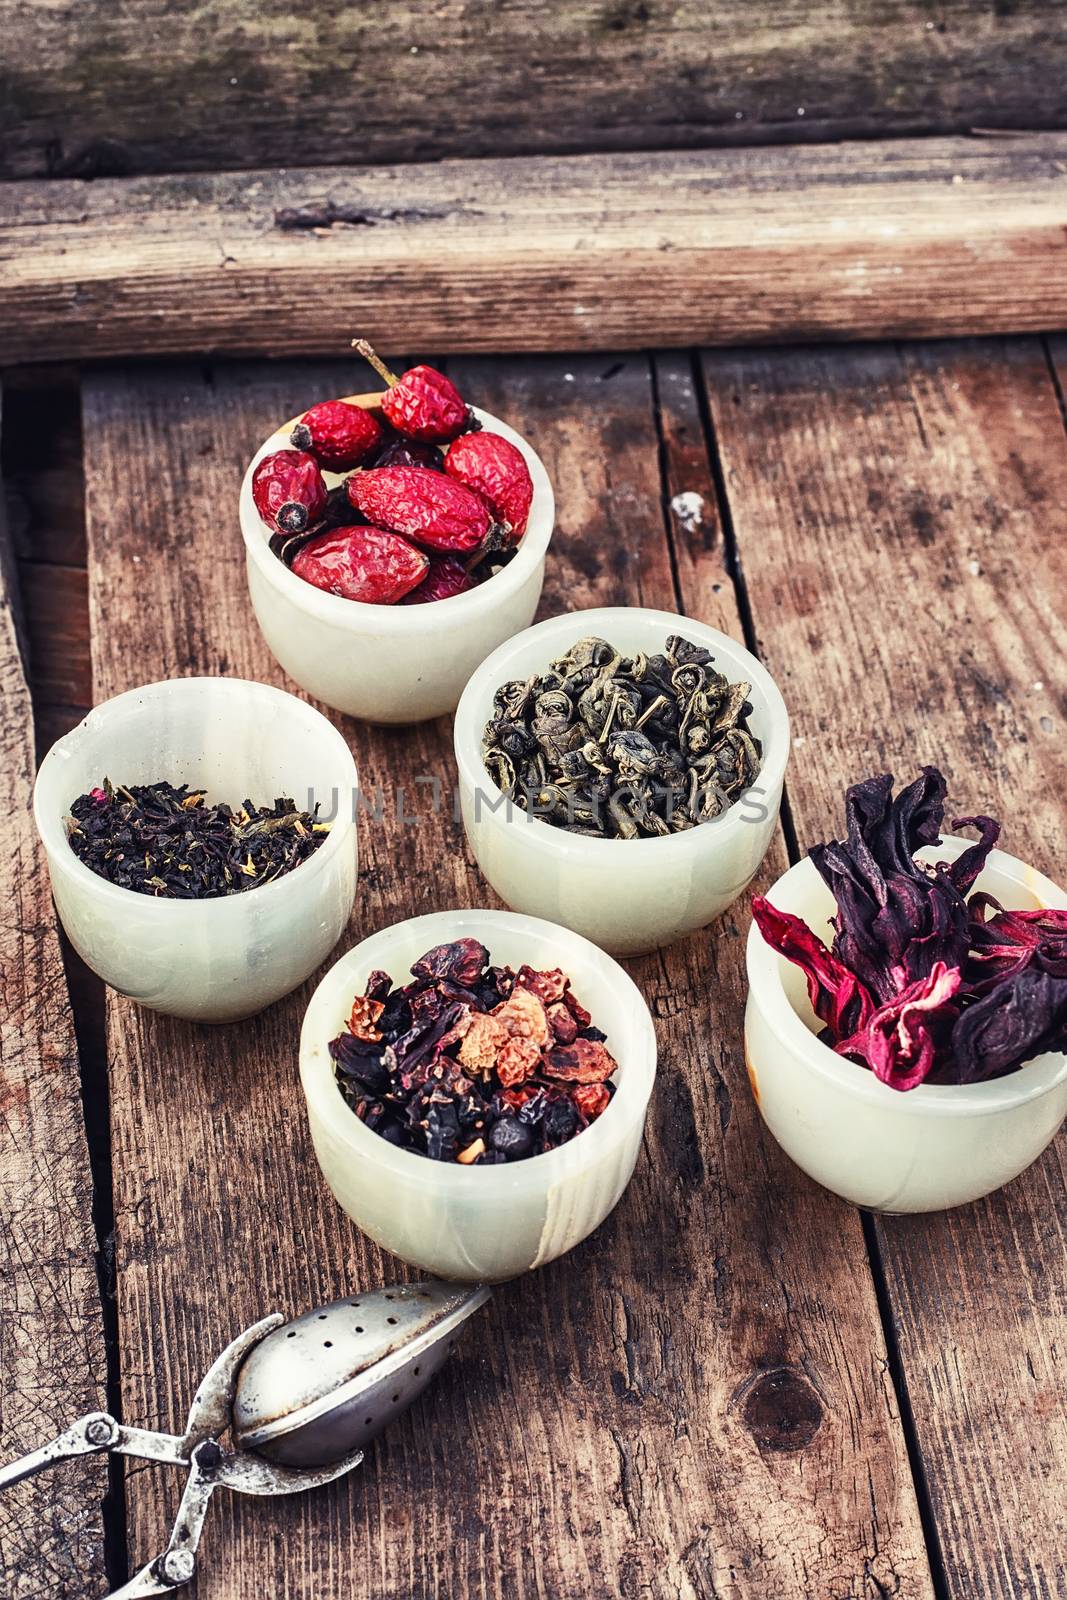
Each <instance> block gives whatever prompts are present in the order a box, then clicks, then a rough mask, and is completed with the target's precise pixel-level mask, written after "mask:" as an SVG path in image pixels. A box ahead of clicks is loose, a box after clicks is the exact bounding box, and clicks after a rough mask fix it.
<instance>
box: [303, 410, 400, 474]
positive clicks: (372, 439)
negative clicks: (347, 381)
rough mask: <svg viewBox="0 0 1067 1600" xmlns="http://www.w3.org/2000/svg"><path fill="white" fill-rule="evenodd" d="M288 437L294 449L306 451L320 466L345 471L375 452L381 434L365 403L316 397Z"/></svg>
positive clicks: (379, 443) (378, 447) (383, 435)
mask: <svg viewBox="0 0 1067 1600" xmlns="http://www.w3.org/2000/svg"><path fill="white" fill-rule="evenodd" d="M289 437H290V440H291V442H292V444H293V447H294V449H297V450H306V451H309V452H310V453H311V454H312V455H313V456H314V457H315V460H316V461H317V462H318V463H319V465H320V466H323V467H327V468H329V470H330V471H331V472H347V471H348V470H349V469H350V468H352V467H358V466H359V465H360V464H361V463H362V462H364V461H366V460H367V459H368V457H370V456H373V455H375V454H376V452H377V451H378V450H380V448H381V445H382V440H383V439H384V437H385V434H384V431H383V429H382V425H381V423H380V422H379V421H378V419H377V418H376V417H375V416H374V415H373V413H372V412H370V411H368V410H367V408H366V407H365V406H354V405H352V403H351V402H350V401H348V400H320V401H319V403H318V405H314V406H312V407H311V409H310V411H305V412H304V415H303V416H302V417H301V418H300V421H299V422H298V423H297V424H296V426H295V428H294V429H293V431H292V433H291V434H290V436H289Z"/></svg>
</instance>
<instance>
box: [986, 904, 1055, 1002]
mask: <svg viewBox="0 0 1067 1600" xmlns="http://www.w3.org/2000/svg"><path fill="white" fill-rule="evenodd" d="M968 904H969V909H970V913H971V954H970V962H971V965H970V969H969V970H970V973H971V975H972V977H973V978H974V979H975V986H976V987H980V988H987V987H988V986H989V985H990V984H991V983H996V982H997V981H998V980H1000V979H1002V978H1006V977H1011V976H1012V975H1013V974H1014V973H1016V972H1021V971H1022V970H1023V969H1024V968H1025V967H1028V966H1035V967H1037V968H1038V969H1039V970H1040V971H1042V972H1051V973H1052V974H1053V975H1054V976H1056V977H1060V978H1067V911H1055V910H1052V909H1051V908H1047V907H1042V908H1041V909H1040V910H1038V911H1006V910H1005V909H1004V907H1003V906H1002V905H1001V904H1000V903H999V901H997V900H994V898H993V896H992V895H991V894H976V895H972V896H971V899H970V901H969V902H968ZM990 910H992V911H993V913H994V914H993V915H992V916H987V912H989V911H990Z"/></svg>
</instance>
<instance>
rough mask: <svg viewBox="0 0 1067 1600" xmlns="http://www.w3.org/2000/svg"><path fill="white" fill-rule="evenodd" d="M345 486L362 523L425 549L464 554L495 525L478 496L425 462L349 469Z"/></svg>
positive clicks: (485, 538) (477, 545)
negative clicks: (374, 526)
mask: <svg viewBox="0 0 1067 1600" xmlns="http://www.w3.org/2000/svg"><path fill="white" fill-rule="evenodd" d="M346 487H347V490H348V498H349V500H350V501H351V503H352V504H353V505H354V506H355V508H356V510H357V511H360V512H362V513H363V515H364V516H365V517H366V518H367V521H368V522H372V523H374V524H375V525H376V526H377V527H379V528H389V529H390V530H391V531H392V532H393V533H400V534H403V535H404V536H405V537H406V538H408V539H411V540H412V541H413V542H414V543H415V544H418V545H422V546H423V548H424V549H427V550H435V551H438V552H440V553H443V554H446V555H470V554H471V553H472V552H473V551H475V550H478V549H480V548H481V547H482V546H483V545H485V544H486V542H487V541H488V539H489V537H490V534H491V533H492V531H493V529H494V527H495V524H494V522H493V518H492V516H491V514H490V511H489V507H488V506H487V505H486V503H485V501H484V500H483V499H482V497H481V495H478V494H475V492H474V491H473V489H468V488H466V487H465V485H464V484H462V483H455V482H453V481H452V480H451V479H450V478H447V477H445V475H444V474H443V473H441V472H434V471H432V470H431V469H430V468H429V467H372V468H371V469H370V470H369V471H367V472H354V473H353V474H352V476H351V477H350V478H349V479H348V482H347V485H346Z"/></svg>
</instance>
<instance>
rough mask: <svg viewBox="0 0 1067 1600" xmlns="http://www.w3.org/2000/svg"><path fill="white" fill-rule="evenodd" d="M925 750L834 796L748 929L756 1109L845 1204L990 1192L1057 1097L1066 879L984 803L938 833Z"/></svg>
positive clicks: (937, 795)
mask: <svg viewBox="0 0 1067 1600" xmlns="http://www.w3.org/2000/svg"><path fill="white" fill-rule="evenodd" d="M945 792H946V786H945V781H944V779H943V777H942V775H941V774H940V773H939V772H938V771H937V770H936V768H932V767H927V768H924V769H923V771H922V772H921V773H920V775H919V777H918V778H917V779H916V780H915V781H914V782H913V783H911V784H909V785H907V786H906V787H904V788H903V789H901V791H900V792H899V793H898V794H896V795H894V794H893V780H892V778H891V777H890V776H889V775H888V774H881V775H879V776H877V777H874V778H869V779H867V780H865V781H864V782H862V783H858V784H855V785H854V786H853V787H852V788H851V789H850V790H849V791H848V793H847V796H846V806H845V811H846V817H847V822H848V829H847V835H846V837H845V838H844V839H842V840H839V841H836V842H832V843H829V844H823V845H817V846H815V847H814V848H813V849H812V850H811V851H810V853H809V855H808V857H807V859H805V860H803V861H801V862H799V863H798V864H797V865H796V866H794V867H791V868H790V870H789V871H788V872H786V873H785V874H784V875H783V876H782V877H781V878H779V879H778V881H777V883H775V884H774V886H773V888H772V889H771V890H770V891H769V893H768V895H767V896H766V898H763V897H759V896H757V897H756V899H755V900H754V902H753V914H754V921H753V925H752V928H751V930H750V932H749V937H748V950H747V959H748V980H749V995H748V1006H747V1011H746V1016H745V1049H746V1056H747V1061H748V1071H749V1079H750V1082H751V1084H752V1090H753V1093H754V1095H755V1097H756V1101H757V1103H758V1105H759V1109H760V1112H761V1114H762V1116H763V1120H764V1122H765V1123H766V1124H767V1127H768V1128H769V1129H770V1131H771V1133H772V1134H773V1135H774V1137H775V1138H776V1139H777V1141H778V1143H779V1144H780V1145H781V1146H782V1148H783V1149H784V1150H785V1151H786V1153H787V1155H789V1156H791V1157H792V1159H793V1160H794V1161H795V1162H796V1163H797V1165H798V1166H799V1167H801V1168H802V1169H803V1170H804V1171H805V1172H807V1173H808V1174H809V1176H811V1177H813V1178H814V1179H816V1181H817V1182H819V1183H821V1184H823V1185H824V1186H825V1187H826V1188H828V1189H831V1190H833V1192H834V1193H835V1194H839V1195H842V1196H843V1197H844V1198H845V1199H847V1200H851V1201H853V1202H854V1203H855V1204H856V1205H861V1206H866V1207H868V1208H870V1209H872V1210H877V1211H887V1212H912V1211H939V1210H943V1209H944V1208H946V1207H948V1206H957V1205H963V1204H966V1203H967V1202H968V1201H971V1200H977V1199H979V1198H981V1196H983V1195H986V1194H990V1193H992V1191H993V1190H995V1189H998V1188H1000V1187H1001V1186H1002V1185H1003V1184H1005V1183H1008V1182H1009V1181H1010V1180H1011V1179H1012V1178H1014V1177H1016V1176H1017V1175H1018V1174H1019V1173H1020V1172H1022V1171H1023V1170H1024V1169H1025V1168H1026V1167H1028V1166H1029V1165H1030V1163H1031V1162H1033V1161H1035V1160H1036V1159H1037V1157H1038V1156H1039V1155H1040V1154H1041V1152H1042V1150H1044V1149H1045V1147H1046V1145H1048V1144H1049V1142H1050V1141H1051V1140H1052V1138H1053V1137H1054V1136H1055V1134H1056V1131H1057V1129H1058V1128H1059V1127H1060V1125H1061V1123H1062V1122H1063V1120H1064V1117H1065V1116H1067V1054H1065V1050H1067V894H1065V893H1064V891H1063V890H1062V889H1060V888H1058V887H1057V886H1056V885H1055V884H1054V883H1052V882H1051V880H1050V879H1048V878H1046V877H1044V876H1042V874H1041V873H1039V872H1036V871H1035V870H1034V869H1033V868H1032V867H1030V866H1028V865H1027V864H1026V863H1025V862H1023V861H1019V860H1016V858H1015V857H1014V856H1010V855H1006V854H1005V853H1004V852H1003V851H1000V850H996V849H994V848H993V845H994V842H995V841H996V839H997V837H998V836H999V832H1000V827H999V824H998V823H997V822H995V821H994V820H992V819H991V818H989V817H984V816H982V817H965V818H959V819H956V820H955V821H954V822H953V824H952V825H953V827H955V828H961V827H964V826H972V827H974V828H975V829H976V830H977V831H978V834H979V838H978V840H977V842H976V841H974V840H970V839H968V838H966V837H962V836H956V835H952V834H947V835H943V834H942V831H941V830H942V824H943V821H944V811H945Z"/></svg>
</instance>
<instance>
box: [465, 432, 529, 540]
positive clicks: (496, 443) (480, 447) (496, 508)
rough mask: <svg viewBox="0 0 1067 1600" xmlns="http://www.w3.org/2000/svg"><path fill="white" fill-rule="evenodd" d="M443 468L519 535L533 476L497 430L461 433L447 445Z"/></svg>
mask: <svg viewBox="0 0 1067 1600" xmlns="http://www.w3.org/2000/svg"><path fill="white" fill-rule="evenodd" d="M445 471H446V472H447V473H448V475H449V477H450V478H455V479H456V481H457V482H458V483H462V484H466V486H467V488H468V489H475V490H477V492H478V493H479V494H480V495H481V496H482V497H483V499H484V500H485V501H486V504H487V505H488V506H489V507H490V509H491V510H492V513H493V515H494V517H495V518H496V520H497V521H498V522H506V523H507V524H508V526H509V528H510V529H511V537H512V538H513V539H516V540H518V539H521V538H522V536H523V534H524V533H525V532H526V521H527V518H528V517H529V515H530V503H531V501H532V500H533V479H532V478H531V477H530V469H529V467H528V466H527V465H526V457H525V456H524V455H523V453H522V451H521V450H518V449H516V447H515V445H513V444H512V443H511V441H510V440H509V439H503V438H501V436H500V434H498V433H465V434H463V436H462V437H461V438H459V439H457V440H456V441H455V443H454V444H451V445H449V447H448V452H447V454H446V456H445Z"/></svg>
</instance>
